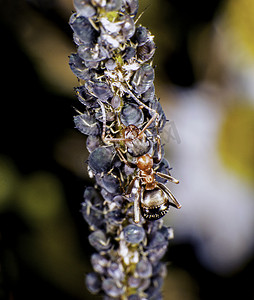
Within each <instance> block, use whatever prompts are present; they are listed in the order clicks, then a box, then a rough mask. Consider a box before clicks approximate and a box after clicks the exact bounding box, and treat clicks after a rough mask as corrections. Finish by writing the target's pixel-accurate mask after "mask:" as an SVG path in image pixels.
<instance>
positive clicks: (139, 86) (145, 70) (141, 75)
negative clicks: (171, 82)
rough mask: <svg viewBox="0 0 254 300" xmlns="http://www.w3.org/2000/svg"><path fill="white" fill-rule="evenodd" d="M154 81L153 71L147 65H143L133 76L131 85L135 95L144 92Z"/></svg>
mask: <svg viewBox="0 0 254 300" xmlns="http://www.w3.org/2000/svg"><path fill="white" fill-rule="evenodd" d="M153 81H154V69H153V67H151V66H150V65H149V64H143V65H142V66H141V67H140V68H139V69H138V70H137V71H136V72H135V74H134V76H133V79H132V81H131V84H132V86H133V88H134V90H135V92H136V93H137V94H143V93H144V92H146V91H147V90H148V89H149V88H150V86H151V85H152V84H153Z"/></svg>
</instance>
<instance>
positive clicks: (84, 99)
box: [75, 86, 99, 108]
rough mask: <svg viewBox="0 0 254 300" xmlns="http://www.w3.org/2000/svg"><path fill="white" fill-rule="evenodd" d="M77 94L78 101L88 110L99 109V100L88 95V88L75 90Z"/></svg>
mask: <svg viewBox="0 0 254 300" xmlns="http://www.w3.org/2000/svg"><path fill="white" fill-rule="evenodd" d="M75 91H76V94H77V96H78V100H79V101H80V102H81V103H82V104H83V105H85V106H87V107H88V108H97V107H99V104H98V102H97V99H96V98H95V97H94V96H93V95H91V94H89V93H88V91H87V90H86V88H85V87H84V86H80V87H77V88H75Z"/></svg>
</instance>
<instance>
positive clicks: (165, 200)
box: [117, 143, 181, 223]
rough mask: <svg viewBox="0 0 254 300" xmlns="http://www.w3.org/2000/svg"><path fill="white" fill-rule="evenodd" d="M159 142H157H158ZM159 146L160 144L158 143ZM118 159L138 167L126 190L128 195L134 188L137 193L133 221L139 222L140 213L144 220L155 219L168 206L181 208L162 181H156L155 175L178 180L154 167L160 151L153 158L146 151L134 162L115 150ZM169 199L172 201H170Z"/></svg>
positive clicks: (161, 214) (176, 181)
mask: <svg viewBox="0 0 254 300" xmlns="http://www.w3.org/2000/svg"><path fill="white" fill-rule="evenodd" d="M158 144H159V143H158ZM159 146H160V144H159ZM117 151H118V154H119V157H120V159H121V160H122V161H123V162H124V163H125V164H127V165H128V166H130V167H136V168H138V172H137V175H136V176H135V177H134V178H133V179H132V181H131V182H130V184H129V187H128V189H127V191H126V196H127V197H129V196H130V195H131V194H132V193H133V192H134V188H137V191H138V192H137V194H136V196H135V199H134V222H135V223H139V222H140V214H141V215H142V216H143V218H144V219H146V220H150V221H151V220H157V219H160V218H162V217H163V216H164V215H165V214H166V213H167V212H168V210H169V207H170V206H174V207H176V208H178V209H179V208H181V204H180V203H179V202H178V201H177V200H176V198H175V197H174V195H173V194H172V193H171V191H170V190H169V189H168V187H167V186H165V185H164V184H163V183H161V182H158V181H156V178H155V176H156V175H157V176H159V177H161V178H164V179H166V180H169V181H171V182H173V183H176V184H178V183H179V181H178V180H177V179H175V178H174V177H172V176H171V175H168V174H164V173H161V172H158V171H155V169H154V167H153V166H154V163H156V162H157V161H160V160H161V153H160V152H161V151H158V158H153V157H152V156H151V155H150V154H148V153H146V154H144V155H142V156H139V157H138V158H137V161H136V164H133V163H130V162H128V161H127V160H126V159H125V157H124V156H123V154H122V152H121V151H119V150H117ZM169 199H170V200H171V201H172V202H170V201H169Z"/></svg>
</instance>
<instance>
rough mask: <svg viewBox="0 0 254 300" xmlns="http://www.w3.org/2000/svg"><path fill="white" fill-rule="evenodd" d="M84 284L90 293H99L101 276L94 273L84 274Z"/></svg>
mask: <svg viewBox="0 0 254 300" xmlns="http://www.w3.org/2000/svg"><path fill="white" fill-rule="evenodd" d="M86 286H87V289H88V290H89V291H90V292H91V293H94V294H96V293H99V291H100V290H101V278H100V277H99V275H98V274H96V273H94V272H93V273H88V274H87V275H86Z"/></svg>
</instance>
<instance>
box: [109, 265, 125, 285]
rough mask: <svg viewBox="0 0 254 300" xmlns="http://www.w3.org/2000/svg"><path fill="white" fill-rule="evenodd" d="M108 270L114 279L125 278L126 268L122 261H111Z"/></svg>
mask: <svg viewBox="0 0 254 300" xmlns="http://www.w3.org/2000/svg"><path fill="white" fill-rule="evenodd" d="M107 272H108V275H109V276H110V277H112V278H113V279H116V280H120V281H122V280H123V279H124V269H123V266H122V264H121V263H116V262H111V264H110V265H109V266H108V268H107Z"/></svg>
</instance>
